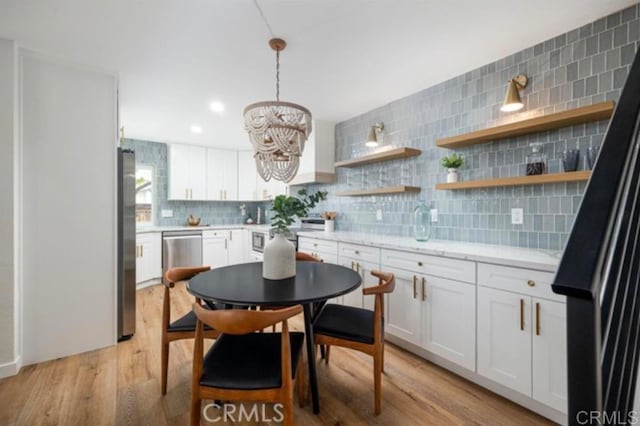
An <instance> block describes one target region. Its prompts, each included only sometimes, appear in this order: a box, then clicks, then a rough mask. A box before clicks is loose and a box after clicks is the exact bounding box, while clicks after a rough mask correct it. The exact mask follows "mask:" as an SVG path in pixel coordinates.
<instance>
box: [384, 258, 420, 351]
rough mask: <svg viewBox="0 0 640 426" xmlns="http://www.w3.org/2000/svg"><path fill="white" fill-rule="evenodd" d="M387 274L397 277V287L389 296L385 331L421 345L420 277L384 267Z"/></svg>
mask: <svg viewBox="0 0 640 426" xmlns="http://www.w3.org/2000/svg"><path fill="white" fill-rule="evenodd" d="M382 269H383V270H384V271H385V272H390V273H392V274H394V275H395V281H396V287H395V289H394V290H393V292H392V293H390V294H389V295H388V296H387V303H386V310H387V312H386V315H385V324H384V331H385V333H387V334H391V335H393V336H396V337H399V338H400V339H402V340H405V341H407V342H409V343H413V344H414V345H420V315H421V312H422V309H421V306H420V299H418V287H417V285H418V284H417V281H418V279H419V278H418V276H417V275H416V274H412V273H410V272H407V271H402V270H399V269H393V268H390V267H388V266H386V265H382Z"/></svg>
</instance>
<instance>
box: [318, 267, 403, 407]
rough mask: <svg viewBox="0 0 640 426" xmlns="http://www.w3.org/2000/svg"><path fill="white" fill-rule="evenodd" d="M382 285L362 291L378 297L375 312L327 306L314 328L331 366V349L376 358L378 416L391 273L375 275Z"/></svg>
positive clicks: (391, 284)
mask: <svg viewBox="0 0 640 426" xmlns="http://www.w3.org/2000/svg"><path fill="white" fill-rule="evenodd" d="M371 275H373V276H374V277H377V278H378V285H377V286H373V287H366V288H363V289H362V293H363V294H364V295H374V296H375V298H376V299H375V304H374V309H373V311H370V310H369V309H362V308H355V307H352V306H343V305H335V304H327V305H325V306H324V308H322V311H320V313H319V314H318V317H317V318H316V320H315V322H314V324H313V336H314V341H315V344H317V345H325V346H326V349H325V358H324V359H325V363H327V364H328V363H329V353H330V349H331V346H342V347H345V348H350V349H355V350H357V351H360V352H364V353H365V354H368V355H371V356H372V357H373V378H374V393H375V395H374V399H375V413H376V415H378V414H380V409H381V403H382V371H383V369H384V295H385V294H387V293H391V292H392V291H393V290H394V288H395V277H394V276H393V274H391V273H387V272H380V271H371Z"/></svg>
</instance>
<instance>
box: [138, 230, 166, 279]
mask: <svg viewBox="0 0 640 426" xmlns="http://www.w3.org/2000/svg"><path fill="white" fill-rule="evenodd" d="M161 276H162V234H161V233H159V232H150V233H144V234H137V235H136V284H139V283H143V282H145V281H149V280H152V279H154V278H160V277H161Z"/></svg>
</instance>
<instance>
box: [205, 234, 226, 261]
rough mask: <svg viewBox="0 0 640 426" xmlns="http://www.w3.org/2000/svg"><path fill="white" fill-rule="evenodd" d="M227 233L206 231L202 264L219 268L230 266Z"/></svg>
mask: <svg viewBox="0 0 640 426" xmlns="http://www.w3.org/2000/svg"><path fill="white" fill-rule="evenodd" d="M226 233H227V231H205V232H203V233H202V264H203V265H205V266H210V267H211V268H218V267H220V266H226V265H228V264H229V257H228V253H227V244H228V243H227V236H226Z"/></svg>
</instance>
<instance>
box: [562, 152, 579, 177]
mask: <svg viewBox="0 0 640 426" xmlns="http://www.w3.org/2000/svg"><path fill="white" fill-rule="evenodd" d="M579 162H580V150H579V149H567V150H565V151H564V152H563V153H562V166H563V167H564V171H565V172H575V171H576V170H578V163H579Z"/></svg>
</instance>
